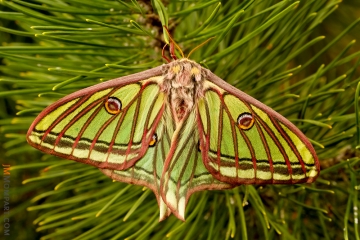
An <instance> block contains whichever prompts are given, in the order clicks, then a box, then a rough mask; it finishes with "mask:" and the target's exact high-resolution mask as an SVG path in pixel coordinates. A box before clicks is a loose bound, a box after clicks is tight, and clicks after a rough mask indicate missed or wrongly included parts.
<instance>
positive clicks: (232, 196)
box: [0, 0, 360, 239]
mask: <svg viewBox="0 0 360 240" xmlns="http://www.w3.org/2000/svg"><path fill="white" fill-rule="evenodd" d="M0 3H1V5H0V10H1V11H0V41H1V43H2V46H1V47H0V58H2V62H1V65H0V71H1V73H0V126H1V128H0V130H1V131H0V143H1V146H0V151H1V152H2V153H3V154H1V155H0V159H1V162H2V163H3V164H10V165H11V166H12V167H11V187H10V194H11V195H10V207H11V209H10V212H9V215H2V216H1V222H3V220H4V218H5V217H9V218H10V223H11V229H10V233H11V236H9V237H8V238H9V239H39V238H41V239H124V238H127V239H148V238H152V239H163V238H167V237H169V238H171V239H228V238H235V239H246V238H248V239H273V238H277V239H318V238H321V239H360V237H359V226H358V222H359V219H358V215H359V213H358V208H359V199H358V198H359V193H358V191H359V188H360V185H359V181H360V178H359V161H360V158H359V152H358V150H357V149H358V147H359V142H360V133H359V126H360V125H359V111H358V99H359V92H360V87H359V82H360V74H359V72H360V71H359V64H360V58H359V56H360V51H359V44H358V43H356V42H355V41H354V39H356V38H357V39H359V37H360V34H359V33H360V26H359V21H360V19H359V18H358V16H360V3H359V1H357V0H348V1H345V2H344V3H342V2H341V1H338V0H328V1H322V0H300V1H291V0H289V1H288V0H284V1H275V0H267V1H260V0H243V1H241V0H232V1H230V0H229V1H222V2H221V3H220V2H219V1H218V0H215V1H205V0H204V1H172V0H168V1H160V0H152V1H136V0H132V1H120V0H117V1H116V0H97V1H89V0H55V1H52V0H31V1H25V0H24V1H21V0H12V1H10V0H2V1H0ZM163 25H166V26H168V28H169V30H170V32H171V34H172V35H173V37H174V39H175V40H176V41H177V42H178V43H179V45H180V46H181V48H182V49H183V50H184V52H185V53H189V52H190V50H191V49H193V48H194V47H196V46H197V45H198V44H200V43H201V42H203V41H205V40H207V39H209V38H210V37H213V36H216V38H215V39H213V40H212V41H210V42H209V43H208V44H207V45H205V46H203V47H202V48H200V49H198V50H197V51H196V52H195V53H194V54H193V55H192V56H191V58H192V59H193V60H196V61H197V62H199V63H201V64H202V65H203V66H205V67H207V68H209V69H210V70H212V71H213V72H214V73H216V74H217V75H218V76H219V77H221V78H222V79H225V80H226V81H228V82H229V83H230V84H232V85H234V86H236V87H237V88H239V89H241V90H243V91H245V92H246V93H248V94H250V95H252V96H254V97H255V98H257V99H259V100H260V101H262V102H264V103H265V104H267V105H269V106H271V107H272V108H274V109H275V110H277V111H278V112H280V113H281V114H283V115H284V116H286V117H287V118H289V119H290V120H291V121H292V122H294V123H295V124H296V125H297V126H298V127H299V128H300V129H301V130H302V131H303V132H304V133H305V134H306V135H307V137H308V138H309V139H310V140H311V141H312V143H313V145H314V146H315V148H316V151H317V153H318V156H319V159H320V161H321V167H322V172H321V175H320V177H319V178H318V180H317V181H316V183H314V184H310V185H305V184H302V185H285V186H282V185H275V186H271V185H266V186H239V187H237V188H235V189H233V190H227V191H205V192H201V193H196V194H194V195H193V196H192V197H191V199H190V202H189V204H188V207H187V211H186V222H181V221H179V220H178V219H176V218H175V217H173V216H171V217H169V218H168V219H167V220H165V221H163V222H160V223H159V222H158V215H159V212H158V207H157V203H156V199H155V197H154V196H153V194H152V193H151V191H150V190H145V189H142V188H141V187H139V186H131V185H127V184H124V183H118V182H112V181H111V179H109V178H107V177H106V176H104V175H103V174H102V173H101V172H100V171H98V170H97V169H95V168H93V167H91V166H87V165H84V164H80V163H75V162H72V161H68V160H63V159H58V158H56V157H53V156H49V155H43V154H42V153H40V152H39V151H37V150H35V149H32V148H31V147H30V146H28V145H27V143H26V140H25V134H26V131H27V129H28V128H29V126H30V124H31V122H32V121H33V119H34V117H35V116H36V115H37V114H38V113H39V112H40V111H41V110H42V109H43V108H44V107H46V106H48V105H49V104H51V103H52V102H54V101H55V100H57V99H59V98H60V97H63V96H65V95H67V94H69V93H71V92H74V91H76V90H79V89H82V88H84V87H87V86H90V85H93V84H96V83H99V82H100V81H106V80H108V79H112V78H115V77H119V76H125V75H128V74H131V73H135V72H139V71H142V70H145V69H148V68H151V67H155V66H158V65H160V64H162V63H164V61H163V59H162V58H161V49H162V47H163V46H164V44H165V42H167V41H168V40H167V37H166V36H165V39H164V35H163V32H164V31H163V27H162V26H163ZM2 225H3V224H1V226H0V228H1V227H3V226H2ZM2 232H4V229H2Z"/></svg>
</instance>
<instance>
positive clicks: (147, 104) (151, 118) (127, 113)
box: [27, 77, 165, 170]
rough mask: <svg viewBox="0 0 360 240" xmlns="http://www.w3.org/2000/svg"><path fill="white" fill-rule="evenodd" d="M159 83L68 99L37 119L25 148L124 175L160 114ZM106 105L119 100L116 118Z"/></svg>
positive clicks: (149, 81) (146, 142) (108, 89)
mask: <svg viewBox="0 0 360 240" xmlns="http://www.w3.org/2000/svg"><path fill="white" fill-rule="evenodd" d="M160 78H161V77H153V78H150V79H147V80H143V81H138V82H135V83H130V84H126V85H120V86H113V87H106V88H101V87H99V86H94V87H96V89H93V87H92V88H89V89H88V91H84V90H83V91H80V92H77V93H74V94H71V95H69V96H68V97H66V98H64V99H61V100H60V101H59V102H57V103H55V104H53V105H51V106H50V107H49V108H47V109H45V110H44V112H43V113H42V114H40V115H39V116H38V118H37V119H35V121H34V123H33V125H32V126H31V127H30V129H29V132H28V136H27V139H28V142H29V143H30V144H31V145H32V146H34V147H36V148H38V149H40V150H42V151H44V152H47V153H50V154H54V155H57V156H60V157H64V158H68V159H72V160H76V161H80V162H83V163H87V164H91V165H94V166H97V167H99V168H109V169H117V170H120V169H126V168H128V167H130V166H132V165H133V164H134V163H135V162H136V161H137V160H138V159H139V158H141V157H142V156H143V155H144V154H145V152H146V149H147V148H148V146H149V142H150V141H151V139H152V136H153V133H154V131H155V128H156V125H157V124H158V122H159V120H160V116H161V113H162V112H163V109H164V98H165V95H164V94H163V93H162V92H160V89H159V86H158V84H157V81H158V80H159V79H160ZM85 90H86V89H85ZM92 91H93V93H92ZM109 99H117V100H116V101H117V104H118V105H116V107H119V108H120V109H115V110H118V111H117V112H116V111H115V112H109V109H107V108H106V106H105V103H106V102H107V101H109Z"/></svg>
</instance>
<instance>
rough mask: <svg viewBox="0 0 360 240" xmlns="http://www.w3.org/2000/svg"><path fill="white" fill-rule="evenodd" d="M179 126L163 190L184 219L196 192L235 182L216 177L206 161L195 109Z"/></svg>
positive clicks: (178, 215)
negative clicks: (209, 169)
mask: <svg viewBox="0 0 360 240" xmlns="http://www.w3.org/2000/svg"><path fill="white" fill-rule="evenodd" d="M167 121H169V119H167ZM177 130H178V131H175V132H174V134H173V137H172V140H171V147H170V150H169V154H168V156H167V158H166V160H165V163H164V170H163V174H162V181H161V185H160V188H161V189H160V190H161V194H162V195H161V196H162V198H163V200H164V201H165V202H166V204H167V205H168V206H169V208H170V209H171V211H172V213H173V214H174V215H175V216H176V217H178V218H179V219H182V220H184V219H185V217H184V216H185V208H186V204H187V202H188V199H189V197H190V195H191V194H192V193H194V192H197V191H201V190H206V189H218V190H219V189H226V188H231V187H232V186H231V185H230V184H228V183H224V182H220V181H219V180H217V179H216V178H214V176H213V175H212V174H211V173H210V172H209V171H208V170H207V169H206V167H205V165H204V163H203V160H202V157H201V152H200V149H199V145H198V143H199V131H198V128H197V125H196V113H195V111H192V112H191V113H190V114H189V115H188V116H187V118H186V119H184V121H183V122H182V123H181V126H178V128H177Z"/></svg>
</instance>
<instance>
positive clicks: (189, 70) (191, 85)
mask: <svg viewBox="0 0 360 240" xmlns="http://www.w3.org/2000/svg"><path fill="white" fill-rule="evenodd" d="M205 75H206V73H205V71H202V67H201V66H200V65H199V64H197V63H196V62H193V61H190V60H188V59H181V60H177V61H174V62H171V63H169V64H167V65H164V66H163V82H162V83H160V89H161V91H164V92H165V93H166V94H167V95H168V96H169V97H168V103H169V104H170V108H171V112H172V114H173V116H174V119H175V121H176V123H177V124H179V123H180V122H181V120H183V118H184V116H186V115H187V114H189V113H190V112H191V111H192V110H193V109H194V106H195V105H196V102H197V100H198V99H199V98H202V97H204V95H203V93H204V89H203V88H204V79H206V78H205Z"/></svg>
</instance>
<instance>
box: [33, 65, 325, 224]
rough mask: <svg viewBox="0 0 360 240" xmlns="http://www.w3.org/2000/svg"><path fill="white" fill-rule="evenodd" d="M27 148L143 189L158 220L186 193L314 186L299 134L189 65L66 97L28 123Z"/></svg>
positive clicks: (314, 168)
mask: <svg viewBox="0 0 360 240" xmlns="http://www.w3.org/2000/svg"><path fill="white" fill-rule="evenodd" d="M27 141H28V142H29V144H30V145H31V146H33V147H35V148H37V149H40V150H41V151H43V152H45V153H49V154H53V155H56V156H59V157H62V158H67V159H71V160H75V161H78V162H82V163H86V164H90V165H93V166H95V167H98V168H99V169H100V170H101V171H102V172H103V173H104V174H106V175H107V176H109V177H110V178H112V179H114V180H117V181H121V182H127V183H131V184H137V185H142V186H146V187H148V188H150V189H151V190H152V191H153V192H154V193H155V195H156V198H157V201H158V204H159V208H160V220H163V219H165V218H166V217H167V216H169V215H170V214H171V213H173V214H174V215H175V216H176V217H178V218H179V219H181V220H184V219H185V207H186V204H187V202H188V199H189V197H190V195H191V194H193V193H194V192H197V191H201V190H209V189H213V190H218V189H228V188H233V187H235V186H238V185H240V184H295V183H310V182H313V181H314V180H315V179H316V177H317V176H318V174H319V172H320V165H319V161H318V159H317V156H316V153H315V150H314V148H313V147H312V145H311V143H310V142H309V141H308V140H307V138H306V137H305V136H304V134H303V133H301V131H300V130H299V129H298V128H296V127H295V126H294V125H293V124H292V123H291V122H290V121H288V120H287V119H286V118H284V117H283V116H281V115H280V114H279V113H277V112H275V111H274V110H272V109H271V108H269V107H268V106H266V105H264V104H263V103H261V102H259V101H257V100H256V99H254V98H252V97H250V96H249V95H247V94H245V93H243V92H241V91H240V90H238V89H236V88H234V87H233V86H231V85H229V84H228V83H226V82H225V81H223V80H221V79H220V78H219V77H217V76H216V75H215V74H213V73H212V72H210V70H208V69H205V68H203V67H201V66H200V65H199V64H198V63H196V62H194V61H191V60H189V59H187V58H182V59H179V60H174V61H172V62H169V63H168V64H164V65H162V66H159V67H156V68H153V69H150V70H147V71H143V72H140V73H136V74H132V75H129V76H125V77H120V78H116V79H113V80H110V81H107V82H104V83H100V84H97V85H95V86H92V87H89V88H86V89H83V90H80V91H78V92H75V93H73V94H70V95H68V96H66V97H64V98H62V99H60V100H58V101H57V102H55V103H54V104H52V105H50V106H49V107H47V108H46V109H45V110H44V111H43V112H42V113H40V115H39V116H38V117H37V118H36V119H35V121H34V122H33V123H32V125H31V127H30V129H29V131H28V133H27Z"/></svg>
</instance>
